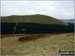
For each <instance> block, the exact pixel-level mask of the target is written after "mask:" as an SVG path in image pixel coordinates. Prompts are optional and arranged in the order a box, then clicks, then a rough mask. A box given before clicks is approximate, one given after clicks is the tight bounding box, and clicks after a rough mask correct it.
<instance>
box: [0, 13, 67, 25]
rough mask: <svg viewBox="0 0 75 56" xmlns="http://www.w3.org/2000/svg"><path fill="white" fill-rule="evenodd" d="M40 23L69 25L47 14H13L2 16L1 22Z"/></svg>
mask: <svg viewBox="0 0 75 56" xmlns="http://www.w3.org/2000/svg"><path fill="white" fill-rule="evenodd" d="M17 22H19V23H20V22H23V23H39V24H60V25H68V24H67V23H65V22H63V21H62V20H58V19H56V18H53V17H51V16H47V15H40V14H35V15H23V16H21V15H12V16H6V17H1V23H17Z"/></svg>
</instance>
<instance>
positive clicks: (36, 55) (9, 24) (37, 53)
mask: <svg viewBox="0 0 75 56" xmlns="http://www.w3.org/2000/svg"><path fill="white" fill-rule="evenodd" d="M70 32H74V25H73V24H68V23H65V22H63V21H61V20H58V19H56V18H53V17H51V16H47V15H39V14H36V15H25V16H19V15H12V16H7V17H1V34H2V35H1V54H2V55H15V56H18V55H25V56H59V54H58V53H59V50H61V51H70V50H71V51H73V50H74V33H70ZM60 33H62V34H60Z"/></svg>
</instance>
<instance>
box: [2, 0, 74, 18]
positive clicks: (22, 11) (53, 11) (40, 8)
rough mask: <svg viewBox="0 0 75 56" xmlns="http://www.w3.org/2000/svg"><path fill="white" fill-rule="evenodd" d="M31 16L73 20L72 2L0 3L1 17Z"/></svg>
mask: <svg viewBox="0 0 75 56" xmlns="http://www.w3.org/2000/svg"><path fill="white" fill-rule="evenodd" d="M31 14H44V15H48V16H52V17H55V18H58V19H74V1H1V16H9V15H31Z"/></svg>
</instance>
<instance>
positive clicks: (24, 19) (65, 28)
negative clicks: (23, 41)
mask: <svg viewBox="0 0 75 56" xmlns="http://www.w3.org/2000/svg"><path fill="white" fill-rule="evenodd" d="M1 29H2V31H1V34H13V33H15V34H19V33H29V34H35V33H64V32H73V31H74V30H73V25H69V24H67V23H65V22H63V21H61V20H58V19H56V18H53V17H51V16H47V15H40V14H35V15H24V16H20V15H12V16H6V17H1Z"/></svg>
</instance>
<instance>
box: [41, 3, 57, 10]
mask: <svg viewBox="0 0 75 56" xmlns="http://www.w3.org/2000/svg"><path fill="white" fill-rule="evenodd" d="M41 7H42V8H44V9H49V10H56V8H55V7H54V6H51V5H49V4H47V3H43V4H42V6H41Z"/></svg>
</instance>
